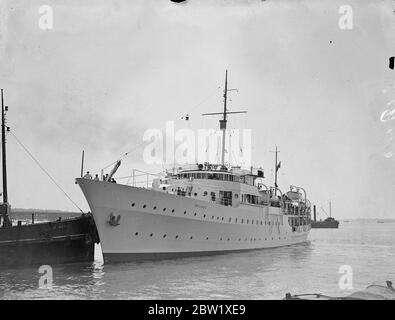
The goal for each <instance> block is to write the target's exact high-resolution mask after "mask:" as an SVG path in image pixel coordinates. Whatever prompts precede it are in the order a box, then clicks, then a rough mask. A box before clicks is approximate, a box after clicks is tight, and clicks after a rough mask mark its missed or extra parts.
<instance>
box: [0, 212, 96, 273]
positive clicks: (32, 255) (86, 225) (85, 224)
mask: <svg viewBox="0 0 395 320" xmlns="http://www.w3.org/2000/svg"><path fill="white" fill-rule="evenodd" d="M95 233H96V230H95V229H94V224H93V221H92V220H91V218H90V217H87V216H83V217H79V218H74V219H67V220H62V221H54V222H45V223H37V224H30V225H21V226H12V227H3V228H0V267H24V266H39V265H44V264H47V265H54V264H63V263H74V262H91V261H93V260H94V245H95Z"/></svg>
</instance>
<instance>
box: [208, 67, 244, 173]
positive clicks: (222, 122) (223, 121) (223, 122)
mask: <svg viewBox="0 0 395 320" xmlns="http://www.w3.org/2000/svg"><path fill="white" fill-rule="evenodd" d="M228 91H237V89H228V70H226V72H225V88H224V111H223V112H213V113H203V114H202V115H203V116H213V115H222V119H221V120H219V128H220V130H221V131H222V152H221V165H222V166H224V165H225V142H226V123H227V121H228V120H227V118H226V117H227V115H229V114H235V113H247V111H228V110H227V108H226V104H227V100H228Z"/></svg>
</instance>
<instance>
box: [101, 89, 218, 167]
mask: <svg viewBox="0 0 395 320" xmlns="http://www.w3.org/2000/svg"><path fill="white" fill-rule="evenodd" d="M221 88H222V86H218V87H217V88H216V89H215V90H214V91H212V92H211V93H210V94H209V95H208V96H206V97H205V98H204V99H203V100H202V101H200V102H199V103H198V104H197V105H195V106H193V107H192V108H190V109H189V110H188V111H187V113H186V115H187V116H188V119H189V114H190V113H191V111H193V110H196V108H197V107H199V106H201V105H202V104H203V103H205V102H206V101H207V100H208V99H210V98H211V97H212V96H213V95H214V94H215V93H217V91H218V90H219V89H221ZM183 118H184V117H182V118H181V119H183ZM143 144H145V141H143V142H141V143H140V144H139V145H137V146H136V147H135V148H133V149H131V150H130V151H128V152H125V153H124V154H122V155H121V156H120V157H119V158H118V159H117V160H115V161H113V162H111V163H110V164H108V165H106V166H105V167H103V168H102V170H104V169H107V168H108V167H110V166H112V165H114V164H116V163H117V162H118V161H119V160H121V159H122V158H124V157H126V156H127V155H128V154H129V153H131V152H132V151H134V150H137V149H138V148H140V147H141V146H142V145H143Z"/></svg>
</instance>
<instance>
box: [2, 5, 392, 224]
mask: <svg viewBox="0 0 395 320" xmlns="http://www.w3.org/2000/svg"><path fill="white" fill-rule="evenodd" d="M43 4H46V5H50V6H51V7H52V8H53V29H52V30H41V29H40V28H39V24H38V21H39V18H40V16H41V14H39V13H38V9H39V7H40V6H41V5H43ZM0 5H1V17H0V32H1V34H0V37H1V38H0V62H1V64H0V86H1V88H4V89H5V101H6V105H8V106H9V108H10V111H9V112H8V125H10V126H11V130H12V131H13V132H14V133H15V135H16V136H17V137H18V138H19V139H20V140H21V141H22V142H23V143H24V145H25V146H26V147H27V148H28V149H29V150H30V151H31V152H32V153H33V154H34V155H35V157H36V158H37V159H38V160H39V161H40V162H41V164H42V165H43V166H44V167H45V169H46V170H47V171H48V172H50V173H51V175H52V176H53V177H54V178H55V180H56V181H58V183H59V184H60V185H61V186H62V187H63V188H64V189H65V190H66V192H67V193H69V194H70V196H71V197H72V198H73V200H74V201H76V202H77V203H78V205H79V206H81V207H82V208H83V209H84V210H86V209H87V208H88V206H87V204H86V201H85V199H84V197H83V196H82V193H81V191H80V190H79V188H78V186H77V185H75V184H74V178H75V177H77V176H79V173H80V163H81V152H82V150H85V153H86V161H85V166H86V168H87V169H89V170H90V171H92V172H99V171H100V169H101V168H103V167H104V166H106V165H108V164H109V163H111V162H113V161H115V160H116V159H117V158H119V156H120V155H122V154H123V153H125V152H127V151H129V150H132V149H133V148H135V147H136V146H139V145H140V146H141V144H142V141H143V140H142V136H143V133H144V131H145V130H147V129H149V128H158V129H161V130H162V129H164V127H165V121H166V120H173V121H175V123H176V129H180V128H183V127H189V128H192V129H194V130H197V129H199V128H203V127H204V128H208V127H213V128H215V127H216V126H217V120H218V119H216V118H212V119H208V118H207V119H202V117H201V113H202V112H216V111H221V108H222V97H221V94H222V93H221V91H220V90H217V91H215V90H216V88H218V86H220V85H223V81H224V73H225V69H228V70H229V86H230V87H232V88H238V90H239V92H238V93H234V92H233V93H232V94H231V98H232V102H231V103H230V106H229V108H230V110H237V109H242V110H248V114H247V115H242V116H231V122H230V123H231V126H232V128H240V129H243V128H248V129H251V130H252V141H253V148H252V161H253V164H254V166H257V167H258V166H262V167H263V168H264V169H265V175H266V177H267V182H268V184H272V181H273V164H274V158H273V157H274V155H273V153H270V151H271V150H273V149H274V148H275V146H276V145H278V146H279V149H280V151H281V152H280V154H279V160H281V163H282V166H281V169H280V171H279V185H280V187H281V188H282V189H284V190H286V189H288V186H289V184H294V185H300V186H304V187H305V188H306V189H307V192H308V197H309V198H310V199H311V201H312V202H314V203H316V204H317V205H318V207H320V206H324V208H327V203H328V201H329V200H332V208H333V215H334V216H335V217H338V218H344V219H345V218H357V217H380V218H385V217H386V218H394V217H395V212H394V206H395V197H394V191H395V142H394V137H395V132H394V131H395V130H394V131H392V128H394V127H395V120H390V121H386V122H382V121H381V120H380V116H381V115H382V113H383V112H384V111H385V110H387V109H390V110H392V109H393V108H395V104H394V103H392V104H391V101H393V100H394V99H395V81H394V75H395V71H394V70H390V69H389V68H388V58H389V57H390V56H392V55H395V46H394V44H395V39H394V37H395V36H394V34H395V28H394V20H395V19H394V14H393V13H392V10H393V5H392V1H390V0H388V1H336V0H328V1H313V0H311V1H290V0H289V1H274V0H272V1H270V0H269V1H264V2H262V1H258V0H256V1H241V0H240V1H230V0H229V1H225V0H222V1H220V0H211V1H208V0H207V1H203V0H189V1H188V2H187V3H186V4H174V3H171V2H170V1H168V0H157V1H154V0H150V1H147V0H144V1H121V0H119V1H97V0H95V1H93V0H92V1H84V4H81V1H77V0H72V1H65V2H63V4H61V3H60V2H59V1H45V3H43V2H42V1H29V2H27V1H16V0H12V1H2V2H1V4H0ZM342 5H350V6H351V8H352V9H353V28H352V29H351V30H342V29H340V28H339V19H340V17H341V16H342V14H340V13H339V7H340V6H342ZM208 96H209V98H208V99H207V100H206V101H205V102H204V103H202V104H201V105H199V106H197V107H196V105H197V104H199V102H201V101H202V100H204V99H205V98H207V97H208ZM391 108H392V109H391ZM186 113H189V115H190V121H189V122H186V121H184V120H182V119H181V117H182V116H184V115H185V114H186ZM7 139H8V143H7V150H8V181H9V201H10V203H11V205H12V206H13V207H19V208H53V209H64V210H75V208H74V207H73V205H72V204H71V203H70V202H69V200H68V199H67V198H66V197H65V196H64V195H63V194H62V192H60V191H59V190H58V189H57V188H56V187H55V186H54V184H53V183H52V182H51V181H50V180H49V179H48V177H47V176H46V175H45V174H44V173H43V172H42V171H41V170H40V169H39V168H38V167H37V165H36V164H35V163H34V162H33V161H32V160H31V159H30V158H29V156H28V155H27V154H26V152H25V151H24V150H23V149H22V148H21V147H20V146H19V145H18V144H17V142H16V141H15V139H14V137H13V136H11V135H9V136H8V137H7ZM143 147H144V145H142V147H140V148H137V149H135V150H134V151H133V152H131V153H130V155H129V156H128V157H125V159H124V161H123V163H122V166H121V168H120V169H119V173H118V176H125V175H128V174H130V172H131V169H132V168H141V169H144V170H149V171H152V172H158V170H160V169H161V168H160V167H158V166H147V165H146V164H144V162H143V159H142V154H143ZM322 217H324V216H322Z"/></svg>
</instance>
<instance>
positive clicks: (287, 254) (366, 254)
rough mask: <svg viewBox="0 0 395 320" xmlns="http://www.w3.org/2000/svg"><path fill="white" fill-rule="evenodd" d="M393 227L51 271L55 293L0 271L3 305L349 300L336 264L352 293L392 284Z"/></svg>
mask: <svg viewBox="0 0 395 320" xmlns="http://www.w3.org/2000/svg"><path fill="white" fill-rule="evenodd" d="M394 229H395V223H392V224H391V223H385V224H376V223H359V222H350V223H347V224H343V225H342V226H341V228H340V229H338V230H330V229H328V230H324V229H321V230H319V229H313V230H312V231H311V234H310V237H309V238H310V241H308V242H306V243H303V244H299V245H294V246H288V247H282V248H276V249H264V250H258V251H248V252H244V253H234V254H226V255H219V256H208V257H194V258H184V259H174V260H164V261H156V262H136V263H124V264H114V265H103V260H102V257H101V251H100V246H97V247H96V252H95V261H94V262H93V263H90V264H86V263H85V264H68V265H60V266H54V267H53V277H54V279H53V287H52V289H40V288H38V281H39V277H40V276H41V274H39V273H38V269H36V268H23V269H15V270H13V269H6V270H1V272H0V296H1V298H3V299H281V298H283V297H284V295H285V293H286V292H291V293H306V292H323V293H327V294H333V295H346V294H349V293H350V291H342V290H340V289H339V286H338V281H339V277H340V276H341V275H340V274H339V273H338V271H339V267H340V266H341V265H350V266H351V267H352V268H353V276H354V289H355V290H358V289H362V288H364V287H366V286H367V285H368V284H370V283H371V282H373V281H381V282H383V281H385V280H389V279H392V280H395V274H394V271H393V270H394V269H393V267H392V266H393V265H394V263H395V250H394V246H393V243H394V242H395V241H394V240H395V232H394V231H395V230H394Z"/></svg>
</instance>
